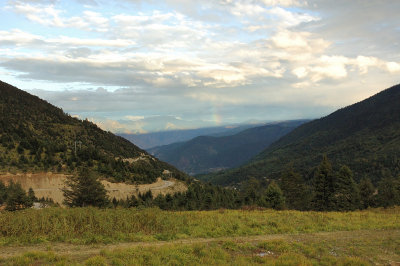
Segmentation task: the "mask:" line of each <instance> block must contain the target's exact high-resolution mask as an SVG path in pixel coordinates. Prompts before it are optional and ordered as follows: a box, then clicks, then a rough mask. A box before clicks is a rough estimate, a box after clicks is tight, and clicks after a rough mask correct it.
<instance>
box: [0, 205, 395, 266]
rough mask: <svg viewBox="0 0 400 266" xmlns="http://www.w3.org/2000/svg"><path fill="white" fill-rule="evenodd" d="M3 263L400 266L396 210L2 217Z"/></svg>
mask: <svg viewBox="0 0 400 266" xmlns="http://www.w3.org/2000/svg"><path fill="white" fill-rule="evenodd" d="M0 235H1V238H0V243H1V247H0V264H5V265H21V264H22V265H23V264H25V265H40V264H51V265H53V264H60V265H70V264H87V265H131V264H150V265H168V264H169V265H181V264H186V265H195V264H210V265H212V264H236V265H248V264H271V265H293V264H295V265H321V264H325V265H332V264H334V265H370V264H376V263H379V264H386V265H390V264H392V265H397V264H396V263H400V208H399V207H396V208H391V209H372V210H367V211H356V212H348V213H336V212H331V213H318V212H297V211H272V210H262V211H258V210H257V211H244V210H217V211H208V212H206V211H204V212H199V211H193V212H192V211H190V212H189V211H188V212H168V211H161V210H159V209H144V210H136V209H115V210H99V209H94V208H76V209H61V208H53V209H44V210H26V211H20V212H15V213H8V212H2V213H0Z"/></svg>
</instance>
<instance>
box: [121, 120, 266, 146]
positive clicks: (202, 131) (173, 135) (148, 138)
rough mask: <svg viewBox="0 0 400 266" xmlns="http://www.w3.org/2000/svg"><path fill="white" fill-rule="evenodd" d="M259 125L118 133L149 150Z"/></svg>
mask: <svg viewBox="0 0 400 266" xmlns="http://www.w3.org/2000/svg"><path fill="white" fill-rule="evenodd" d="M257 125H259V124H245V125H231V126H220V127H206V128H196V129H182V130H168V131H161V132H151V133H144V134H126V133H119V134H118V135H119V136H121V137H123V138H125V139H127V140H129V141H131V142H132V143H135V144H136V145H137V146H139V147H140V148H142V149H145V150H148V149H151V148H155V147H158V146H164V145H169V144H172V143H176V142H184V141H188V140H191V139H193V138H195V137H198V136H230V135H234V134H236V133H238V132H240V131H243V130H245V129H248V128H251V127H255V126H257Z"/></svg>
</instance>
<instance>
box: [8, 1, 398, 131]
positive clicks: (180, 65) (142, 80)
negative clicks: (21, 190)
mask: <svg viewBox="0 0 400 266" xmlns="http://www.w3.org/2000/svg"><path fill="white" fill-rule="evenodd" d="M0 3H1V5H0V16H1V23H0V79H1V80H3V81H5V82H8V83H11V84H12V85H15V86H17V87H19V88H20V89H23V90H26V91H29V92H30V93H33V94H35V95H38V96H39V97H41V98H44V99H46V100H47V101H49V102H51V103H52V104H55V105H57V106H59V107H62V108H63V109H64V110H65V111H66V112H68V113H69V114H71V115H77V116H79V117H80V118H88V119H90V120H92V121H95V122H96V123H98V124H99V125H100V126H102V127H103V128H104V129H107V130H111V131H114V132H149V131H157V130H166V129H180V128H196V127H202V126H213V125H223V124H232V123H240V122H244V121H250V120H260V121H271V120H284V119H296V118H316V117H320V116H323V115H326V114H328V113H330V112H331V111H334V110H336V109H337V108H340V107H343V106H346V105H348V104H351V103H354V102H357V101H360V100H362V99H364V98H366V97H368V96H371V95H373V94H375V93H377V92H379V91H380V90H382V89H385V88H387V87H390V86H392V85H394V84H397V83H400V45H399V42H400V16H399V13H400V1H397V0H396V1H394V0H368V1H365V0H351V1H349V0H334V1H332V0H307V1H301V0H210V1H194V0H164V1H162V0H160V1H158V0H149V1H141V0H116V1H105V0H68V1H67V0H65V1H63V0H20V1H7V0H0Z"/></svg>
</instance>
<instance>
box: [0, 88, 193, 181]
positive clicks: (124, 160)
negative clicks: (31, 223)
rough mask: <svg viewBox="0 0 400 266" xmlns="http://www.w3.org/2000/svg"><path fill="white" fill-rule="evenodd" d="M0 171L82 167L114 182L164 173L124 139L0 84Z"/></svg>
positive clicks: (163, 167) (149, 178)
mask: <svg viewBox="0 0 400 266" xmlns="http://www.w3.org/2000/svg"><path fill="white" fill-rule="evenodd" d="M0 114H1V115H0V171H2V172H21V171H23V172H37V171H52V172H64V173H68V172H74V171H76V169H77V168H79V167H87V168H90V169H92V170H93V171H96V172H97V173H98V174H100V175H101V176H104V177H105V178H108V179H111V180H114V181H125V182H128V181H129V182H139V183H149V182H153V181H155V180H156V178H157V177H159V176H162V172H163V171H164V170H169V171H170V172H172V173H173V176H174V177H176V178H179V179H184V178H186V175H185V174H183V173H182V172H180V171H178V170H177V169H175V168H174V167H172V166H170V165H168V164H167V163H164V162H161V161H159V160H157V159H156V158H154V157H152V156H150V155H149V154H147V153H146V152H145V151H144V150H141V149H140V148H138V147H137V146H135V145H134V144H132V143H131V142H129V141H128V140H125V139H124V138H122V137H118V136H115V135H114V134H112V133H110V132H105V131H103V130H101V129H100V128H98V127H97V126H96V125H95V124H93V123H91V122H89V121H87V120H84V121H82V120H79V119H76V118H73V117H71V116H69V115H67V114H65V113H64V112H63V111H62V110H61V109H60V108H57V107H55V106H53V105H51V104H49V103H48V102H46V101H44V100H41V99H39V98H38V97H36V96H33V95H30V94H29V93H27V92H24V91H22V90H19V89H17V88H16V87H13V86H11V85H9V84H7V83H4V82H1V81H0Z"/></svg>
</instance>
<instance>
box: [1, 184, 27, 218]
mask: <svg viewBox="0 0 400 266" xmlns="http://www.w3.org/2000/svg"><path fill="white" fill-rule="evenodd" d="M31 206H32V203H31V202H30V201H29V199H28V197H27V195H26V193H25V191H24V190H23V188H22V186H21V184H20V183H14V182H13V181H10V183H9V184H8V187H7V199H6V210H8V211H16V210H22V209H25V208H28V207H31Z"/></svg>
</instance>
